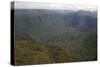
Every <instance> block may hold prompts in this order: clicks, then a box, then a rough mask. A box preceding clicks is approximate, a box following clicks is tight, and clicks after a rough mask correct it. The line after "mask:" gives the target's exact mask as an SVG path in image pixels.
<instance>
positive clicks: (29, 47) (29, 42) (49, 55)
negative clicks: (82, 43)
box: [15, 35, 71, 65]
mask: <svg viewBox="0 0 100 67" xmlns="http://www.w3.org/2000/svg"><path fill="white" fill-rule="evenodd" d="M15 43H16V45H15V65H27V64H46V63H61V62H69V61H71V56H70V55H69V53H67V52H66V51H65V49H64V48H63V47H61V46H52V45H46V44H45V45H43V44H42V43H37V42H36V41H35V40H33V39H32V38H30V37H29V36H27V35H23V36H16V42H15Z"/></svg>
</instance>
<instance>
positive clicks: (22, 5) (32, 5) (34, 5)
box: [15, 1, 97, 11]
mask: <svg viewBox="0 0 100 67" xmlns="http://www.w3.org/2000/svg"><path fill="white" fill-rule="evenodd" d="M15 9H61V10H68V9H69V10H89V11H96V10H97V7H96V6H93V5H79V4H55V3H38V2H28V1H27V2H26V1H15Z"/></svg>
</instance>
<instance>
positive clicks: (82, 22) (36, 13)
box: [14, 9, 97, 34]
mask: <svg viewBox="0 0 100 67" xmlns="http://www.w3.org/2000/svg"><path fill="white" fill-rule="evenodd" d="M14 23H15V32H16V34H19V33H42V32H64V31H65V30H66V28H68V27H72V28H74V29H77V30H79V31H83V32H84V31H85V32H86V31H89V30H90V29H91V28H95V27H96V24H97V13H96V11H94V12H90V11H83V10H79V11H72V10H46V9H45V10H42V9H29V10H28V9H22V10H21V9H15V19H14Z"/></svg>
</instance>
